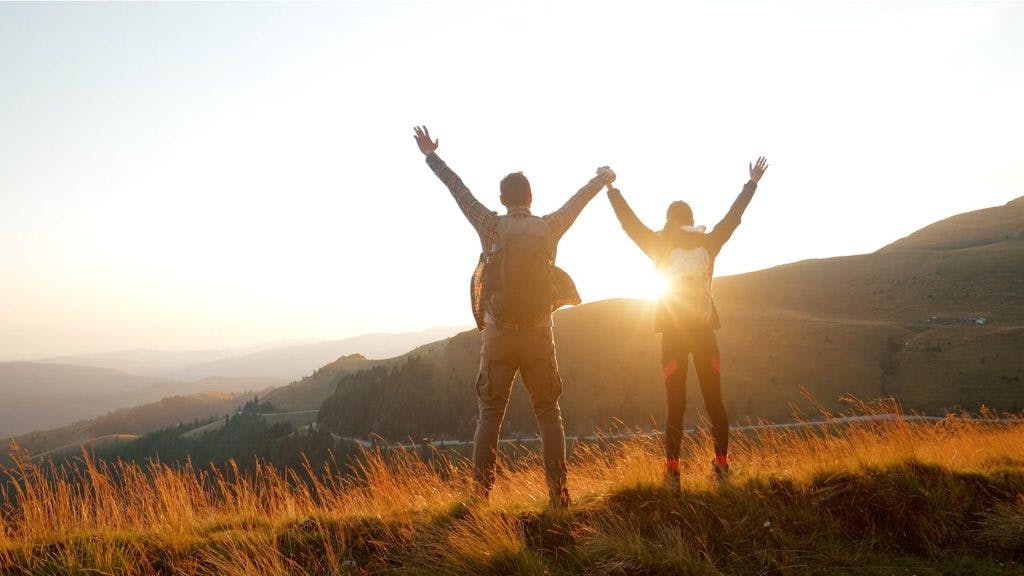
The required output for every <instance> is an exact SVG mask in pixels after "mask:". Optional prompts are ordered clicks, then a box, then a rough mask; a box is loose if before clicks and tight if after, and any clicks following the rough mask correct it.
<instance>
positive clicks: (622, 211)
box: [608, 186, 658, 258]
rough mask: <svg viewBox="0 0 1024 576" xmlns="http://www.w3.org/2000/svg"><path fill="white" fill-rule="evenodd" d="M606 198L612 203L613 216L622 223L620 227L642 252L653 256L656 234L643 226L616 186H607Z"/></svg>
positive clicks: (656, 241) (654, 254) (656, 240)
mask: <svg viewBox="0 0 1024 576" xmlns="http://www.w3.org/2000/svg"><path fill="white" fill-rule="evenodd" d="M608 200H609V201H610V202H611V203H612V209H613V210H615V217H616V218H618V219H619V224H621V225H622V229H623V230H625V231H626V235H627V236H629V239H630V240H632V241H633V242H634V243H635V244H636V245H637V246H639V247H640V249H641V250H643V251H644V254H647V255H648V256H649V257H651V258H655V257H656V250H655V247H656V246H657V243H658V235H657V234H655V233H654V231H652V230H651V229H650V228H648V227H647V226H644V223H643V222H641V221H640V218H638V217H637V215H636V212H633V209H632V208H630V207H629V204H627V203H626V199H625V198H623V197H622V192H619V190H618V188H612V187H611V186H609V187H608Z"/></svg>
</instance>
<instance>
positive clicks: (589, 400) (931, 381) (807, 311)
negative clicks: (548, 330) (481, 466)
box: [319, 200, 1024, 439]
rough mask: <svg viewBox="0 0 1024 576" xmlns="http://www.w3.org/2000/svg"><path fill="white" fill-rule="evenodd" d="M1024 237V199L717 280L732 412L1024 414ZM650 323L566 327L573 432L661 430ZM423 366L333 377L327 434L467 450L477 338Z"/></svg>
mask: <svg viewBox="0 0 1024 576" xmlns="http://www.w3.org/2000/svg"><path fill="white" fill-rule="evenodd" d="M1021 229H1024V201H1022V200H1017V201H1014V202H1011V203H1009V204H1007V205H1005V206H1001V207H997V208H992V209H987V210H982V211H978V212H972V213H969V214H964V215H960V216H956V217H953V218H950V219H947V220H944V221H942V222H940V223H937V224H935V225H933V226H929V227H927V228H925V229H924V230H922V231H920V232H919V233H917V234H914V235H911V236H910V237H908V238H906V239H904V240H901V241H899V242H896V243H894V244H891V245H890V246H887V247H886V248H884V249H882V250H880V251H878V252H876V253H874V254H866V255H859V256H848V257H840V258H831V259H826V260H811V261H804V262H798V263H794V264H789V265H785V266H780V267H777V268H772V269H769V270H763V271H759V272H753V273H750V274H743V275H739V276H732V277H725V278H720V279H717V280H716V282H715V293H716V298H717V301H718V304H719V309H720V312H721V316H722V324H723V328H722V329H721V330H720V332H719V343H720V346H721V350H722V366H723V375H724V397H725V403H726V408H727V410H728V412H729V413H730V415H731V416H732V417H733V418H734V419H737V420H743V419H745V418H770V419H774V420H781V419H785V418H788V417H789V416H790V414H791V413H792V411H793V410H794V408H795V409H803V410H806V409H809V408H811V406H810V405H809V404H808V403H806V402H804V401H803V400H802V394H801V390H802V389H807V390H809V391H810V392H811V393H812V395H813V396H815V397H817V398H819V399H821V400H822V401H823V402H824V404H825V406H826V407H827V408H830V409H834V408H836V407H838V400H837V399H838V397H839V396H840V395H842V394H848V393H849V394H855V395H857V396H860V397H867V398H870V397H877V396H889V395H893V396H895V397H897V398H899V399H901V400H902V401H903V403H904V405H905V406H906V407H907V408H908V409H913V410H920V411H925V412H932V413H943V412H944V411H946V410H950V409H968V410H977V409H979V408H980V407H981V406H982V405H987V406H990V407H995V408H998V409H1001V410H1012V411H1017V410H1020V409H1022V408H1024V396H1022V394H1021V390H1022V389H1024V388H1022V387H1024V382H1022V378H1024V372H1022V371H1024V355H1022V354H1021V353H1020V351H1021V350H1024V238H1021V237H1020V235H1019V234H1017V231H1019V230H1021ZM651 314H652V311H651V305H650V303H648V302H644V301H630V300H610V301H603V302H595V303H591V304H585V305H582V306H578V307H575V308H571V309H565V310H562V311H560V312H558V313H556V314H555V337H556V341H557V345H558V360H559V368H560V370H561V373H562V376H563V380H564V392H563V401H562V407H563V415H564V418H565V421H566V426H567V428H568V430H569V431H570V433H577V434H586V433H589V432H590V431H592V430H593V429H594V427H606V426H608V425H609V424H610V423H612V422H614V421H621V422H624V423H626V424H627V425H631V426H632V425H636V426H647V425H652V424H653V423H654V422H655V421H656V420H658V419H660V418H661V416H662V413H663V410H664V391H663V386H662V383H661V371H660V347H659V336H657V335H655V334H653V332H652V325H653V322H652V319H651ZM418 355H419V356H420V357H421V358H422V359H423V361H424V362H426V364H427V365H426V366H424V365H422V364H416V365H415V366H412V367H407V368H403V367H402V362H404V361H405V360H402V361H400V362H397V363H393V364H391V365H390V366H395V368H393V369H390V370H378V373H377V375H376V376H372V377H371V376H366V375H364V376H361V377H358V378H357V377H355V376H351V375H347V376H346V375H341V377H340V378H339V377H338V374H340V373H335V375H332V376H331V378H335V379H338V380H339V381H340V384H339V387H338V392H337V396H336V397H335V398H332V399H331V403H330V410H329V411H331V412H332V414H333V416H330V417H328V418H327V419H326V420H325V423H326V424H328V425H331V426H335V427H337V428H338V429H339V430H340V431H341V432H343V433H345V434H352V435H367V434H370V433H376V434H382V435H385V436H387V437H393V438H395V439H402V438H404V437H405V436H407V435H413V436H415V437H419V436H421V435H433V436H439V437H447V436H450V435H459V436H461V437H465V435H466V434H467V430H466V428H467V427H466V426H465V425H464V424H465V422H464V421H465V420H467V419H468V420H471V419H472V417H473V416H474V401H473V395H474V391H473V382H474V379H475V375H476V371H477V367H478V363H479V335H478V334H476V333H475V331H470V332H466V333H462V334H459V335H457V336H456V337H454V338H451V339H449V340H447V341H445V342H440V343H438V344H437V346H435V347H433V348H427V349H424V350H423V351H420V352H419V353H418ZM690 374H691V376H690V377H691V382H692V381H693V372H692V369H691V372H690ZM328 380H330V378H328ZM330 388H331V386H328V385H324V386H321V387H320V388H319V390H320V391H326V390H329V389H330ZM701 404H702V402H701V399H700V396H699V392H697V389H696V386H692V385H691V387H690V402H689V406H688V412H687V422H689V423H691V424H693V423H695V422H696V417H697V416H698V414H699V412H700V410H701V409H702V406H701ZM453 406H454V407H460V408H459V410H461V412H458V413H457V414H454V415H452V416H451V417H449V418H447V419H445V420H444V421H443V422H442V423H441V424H442V427H441V429H431V427H430V426H429V425H427V424H426V423H424V422H422V421H421V420H424V419H426V416H429V417H430V418H433V417H434V412H436V410H435V409H436V408H438V407H444V408H446V409H447V408H451V407H453ZM426 407H434V408H432V409H431V410H427V409H426ZM418 413H424V414H425V416H424V418H418V417H417V414H418ZM426 413H429V414H426ZM396 414H401V415H402V416H401V417H400V418H396V417H395V415H396ZM357 422H358V423H361V424H356V423H357ZM506 422H507V424H506V431H507V432H508V433H509V434H512V435H515V434H519V433H531V432H532V431H533V430H534V427H535V425H534V422H533V417H532V414H531V412H530V409H529V403H528V400H527V399H526V397H525V393H524V392H523V391H522V389H521V387H517V388H516V391H515V392H514V394H513V399H512V403H511V406H510V409H509V415H508V418H507V421H506Z"/></svg>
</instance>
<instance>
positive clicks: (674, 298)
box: [608, 157, 768, 495]
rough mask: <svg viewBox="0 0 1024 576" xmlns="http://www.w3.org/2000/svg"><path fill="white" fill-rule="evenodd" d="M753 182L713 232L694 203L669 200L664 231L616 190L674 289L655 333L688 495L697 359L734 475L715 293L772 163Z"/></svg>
mask: <svg viewBox="0 0 1024 576" xmlns="http://www.w3.org/2000/svg"><path fill="white" fill-rule="evenodd" d="M748 168H749V172H750V180H749V181H748V182H747V183H746V185H744V186H743V191H742V192H740V195H739V197H737V198H736V201H735V202H733V204H732V208H730V209H729V213H728V214H726V215H725V218H723V219H722V221H721V222H719V223H718V225H717V226H715V228H714V230H712V231H711V232H710V233H705V232H704V227H703V226H699V227H694V225H693V211H692V210H691V209H690V205H689V204H687V203H686V202H682V201H676V202H673V203H672V204H670V205H669V207H668V212H667V213H666V220H667V221H666V223H665V226H664V228H663V229H662V230H660V231H658V232H654V231H652V230H651V229H650V228H647V227H646V226H644V224H643V223H642V222H640V219H639V218H637V216H636V214H635V213H634V212H633V210H632V209H630V207H629V205H628V204H626V200H625V199H624V198H623V197H622V194H621V193H620V192H619V191H618V190H616V189H615V188H612V187H611V186H609V187H608V199H609V200H610V201H611V204H612V208H613V209H614V210H615V216H616V217H618V219H619V223H620V224H622V228H623V229H624V230H625V231H626V234H627V235H629V237H630V239H632V240H633V242H635V243H636V245H637V246H639V247H640V249H641V250H643V251H644V253H645V254H647V256H648V257H650V258H651V259H652V260H654V263H655V264H656V265H657V267H658V270H659V272H660V273H661V274H662V275H663V276H664V277H665V280H666V281H667V283H668V287H667V289H666V291H665V294H664V295H663V296H662V297H661V298H659V300H658V303H657V305H656V308H655V313H654V319H655V330H656V331H657V332H661V360H662V366H663V368H662V375H663V377H664V380H665V392H666V399H667V401H668V410H667V414H666V417H665V487H666V488H667V489H668V490H669V491H670V492H671V493H672V494H674V495H678V494H679V493H680V485H679V451H680V445H681V443H682V437H683V412H685V411H686V370H687V362H688V357H689V356H690V355H692V356H693V364H694V368H695V369H696V371H697V378H698V380H699V381H700V390H701V395H702V396H704V406H705V407H706V408H707V411H708V416H709V417H710V420H711V430H712V434H713V436H714V439H715V459H714V461H713V462H712V471H713V472H714V474H715V476H716V477H717V478H718V479H719V480H724V479H725V478H727V477H728V475H729V459H728V451H729V419H728V417H727V415H726V413H725V406H724V404H723V403H722V380H721V363H720V361H719V357H718V341H717V339H716V337H715V330H717V329H718V328H719V327H720V324H719V321H718V310H716V309H715V305H714V299H713V298H712V296H711V278H712V276H713V275H714V269H715V258H716V257H717V256H718V253H719V252H720V251H721V250H722V245H724V244H725V243H726V241H728V240H729V238H730V237H731V236H732V233H733V231H735V230H736V227H737V226H739V224H740V217H741V216H743V211H744V210H746V209H747V205H748V204H750V200H751V199H752V198H753V197H754V191H755V190H756V189H757V183H758V182H759V181H760V180H761V176H763V175H764V172H765V170H767V169H768V164H767V162H766V161H765V159H764V157H761V158H758V159H757V163H756V164H754V165H749V164H748Z"/></svg>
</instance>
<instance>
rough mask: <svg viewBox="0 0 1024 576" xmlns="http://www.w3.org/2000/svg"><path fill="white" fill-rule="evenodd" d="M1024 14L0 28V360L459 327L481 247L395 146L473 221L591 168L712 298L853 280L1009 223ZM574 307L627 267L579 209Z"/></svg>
mask: <svg viewBox="0 0 1024 576" xmlns="http://www.w3.org/2000/svg"><path fill="white" fill-rule="evenodd" d="M1022 102H1024V3H1013V2H965V1H958V2H889V1H886V2H882V1H878V2H854V1H846V2H823V1H813V2H806V3H776V2H772V3H770V5H769V3H766V2H756V3H755V2H751V3H738V2H719V1H715V2H697V3H692V2H672V3H666V4H652V3H637V2H629V3H626V2H616V3H607V4H603V3H595V2H587V3H579V4H568V3H557V4H556V3H529V2H522V1H519V2H509V3H491V2H467V3H447V2H444V3H442V2H436V3H423V2H415V3H401V4H399V3H386V2H354V3H334V4H306V3H303V4H266V3H260V4H239V3H226V4H191V3H189V4H178V3H166V4H136V3H119V4H51V5H47V4H0V360H11V359H31V358H36V357H41V356H45V355H51V354H70V353H81V352H90V351H104V350H115V349H126V348H207V347H225V346H246V345H252V344H256V343H260V342H266V341H273V340H280V339H291V338H339V337H344V336H348V335H353V334H357V333H363V332H374V331H403V330H414V329H419V328H423V327H427V326H433V325H448V324H457V323H466V324H468V323H470V322H471V316H470V313H469V305H468V293H467V292H468V279H469V274H470V272H471V270H472V268H473V266H474V264H475V262H476V258H477V253H478V250H479V244H478V242H477V240H476V237H475V233H474V232H473V230H472V228H471V227H470V226H469V224H468V223H467V222H466V221H465V220H464V218H463V216H462V214H461V213H460V212H459V211H458V210H457V208H456V206H455V203H454V202H453V201H452V199H451V197H450V196H449V194H448V192H447V190H446V189H445V188H444V187H443V186H442V185H441V184H440V183H439V182H438V181H437V180H436V179H435V177H434V176H433V174H432V173H431V172H430V171H429V169H428V168H427V167H426V165H425V164H424V162H423V158H422V156H421V154H420V152H419V151H418V150H417V148H416V146H415V144H414V143H413V139H412V126H413V125H414V124H427V125H428V126H429V127H430V129H431V132H432V133H433V135H435V136H437V137H439V138H440V140H441V148H440V150H439V153H440V154H441V156H442V157H443V158H444V159H445V160H446V161H447V162H448V163H449V165H450V166H451V167H452V168H454V169H455V170H456V171H457V172H458V173H459V174H460V175H461V176H462V178H463V179H464V180H465V181H466V182H467V184H469V186H470V187H471V188H472V189H473V190H474V192H476V194H477V196H478V197H479V198H480V199H481V200H483V201H484V202H485V203H487V204H488V205H490V206H492V207H494V208H498V207H499V204H498V201H497V196H498V193H497V192H498V187H497V184H498V181H499V180H500V179H501V177H502V176H504V175H505V174H506V173H508V172H510V171H516V170H523V171H525V173H526V174H527V176H529V177H530V179H531V182H532V184H533V188H534V211H535V212H537V213H546V212H549V211H551V210H554V209H556V208H557V207H558V206H560V205H561V204H562V202H564V201H565V200H566V199H567V198H568V197H569V195H571V194H572V193H573V192H575V191H576V190H577V189H578V188H579V187H580V186H581V185H583V184H584V183H585V182H586V181H587V180H588V179H589V178H590V177H591V175H592V173H593V170H594V168H595V167H597V166H599V165H602V164H610V165H611V166H612V167H613V168H615V169H616V171H617V172H618V173H619V184H618V185H619V187H620V188H621V189H622V191H623V193H624V194H625V196H626V198H627V199H628V200H629V201H630V202H631V203H632V204H633V206H634V208H635V209H636V211H637V213H638V214H639V215H640V216H641V218H643V219H644V220H645V221H646V222H647V223H648V224H649V225H650V226H652V227H655V226H660V225H661V224H662V222H663V219H664V212H665V208H666V207H667V205H668V203H669V202H670V201H671V200H674V199H684V200H687V201H689V202H690V203H691V204H692V206H693V207H694V211H695V213H696V218H697V220H698V223H705V224H708V225H713V224H714V223H715V222H717V220H718V219H719V218H720V217H721V216H722V215H723V214H724V212H725V210H726V209H727V208H728V206H729V204H730V203H731V202H732V200H733V198H734V197H735V195H736V193H738V192H739V189H740V187H741V185H742V184H743V182H744V181H745V180H746V178H747V173H746V169H747V162H748V161H749V160H752V159H753V158H755V157H756V156H757V155H759V154H763V155H765V156H767V157H768V159H769V162H770V168H769V170H768V172H767V174H766V176H765V178H764V180H763V181H762V183H761V187H760V189H759V190H758V193H757V196H756V197H755V198H754V201H753V203H752V204H751V206H750V208H749V210H748V212H747V215H746V216H745V218H744V222H743V225H742V226H741V227H740V228H739V230H738V231H737V233H736V235H735V236H734V237H733V240H732V241H731V242H730V243H729V244H728V245H727V246H726V248H725V250H724V251H723V252H722V255H721V256H720V258H719V263H718V271H719V273H721V274H728V273H738V272H744V271H749V270H755V269H759V268H764V267H769V266H773V265H777V264H781V263H785V262H791V261H795V260H800V259H805V258H819V257H829V256H836V255H845V254H854V253H863V252H870V251H873V250H875V249H877V248H879V247H881V246H883V245H884V244H887V243H888V242H890V241H892V240H895V239H897V238H899V237H901V236H904V235H906V234H908V233H910V232H912V231H914V230H915V229H917V228H919V227H921V226H923V225H925V224H928V223H930V222H933V221H935V220H938V219H941V218H944V217H946V216H950V215H952V214H955V213H958V212H963V211H967V210H972V209H976V208H981V207H986V206H991V205H997V204H1002V203H1005V202H1007V201H1009V200H1011V199H1013V198H1015V197H1018V196H1021V195H1024V162H1022V160H1024V146H1022V145H1021V143H1020V141H1021V134H1024V109H1022V105H1021V103H1022ZM559 263H560V265H562V266H563V267H564V268H566V269H567V270H568V271H569V272H570V273H571V274H572V275H573V276H574V278H575V279H576V281H577V284H578V285H579V288H580V291H581V294H582V295H583V297H584V300H597V299H602V298H609V297H615V296H643V295H645V294H647V293H648V292H649V288H648V286H649V285H650V284H651V283H652V272H651V265H650V263H649V262H647V261H645V259H644V257H643V256H642V254H641V253H640V252H639V250H637V249H636V248H635V247H634V246H633V245H632V244H631V243H630V242H629V240H628V239H627V238H626V236H625V234H624V233H623V232H622V231H621V229H620V228H619V227H618V225H617V223H616V222H615V219H614V216H613V214H612V211H611V209H610V207H609V205H608V202H607V199H606V198H605V197H604V195H603V193H602V194H601V195H599V196H598V197H597V198H595V199H594V201H593V202H592V203H591V204H590V205H589V206H588V207H587V208H586V210H585V211H584V212H583V214H582V216H581V217H580V219H579V220H578V221H577V223H576V225H575V227H574V228H573V229H572V230H570V232H569V233H568V234H567V235H566V236H565V238H564V239H563V241H562V243H561V246H560V251H559Z"/></svg>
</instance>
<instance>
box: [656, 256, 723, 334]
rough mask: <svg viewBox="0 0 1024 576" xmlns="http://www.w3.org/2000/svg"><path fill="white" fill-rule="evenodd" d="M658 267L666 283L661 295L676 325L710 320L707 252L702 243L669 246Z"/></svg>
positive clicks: (711, 311)
mask: <svg viewBox="0 0 1024 576" xmlns="http://www.w3.org/2000/svg"><path fill="white" fill-rule="evenodd" d="M659 270H660V272H661V274H662V275H663V276H664V277H665V280H666V282H667V283H668V287H667V290H666V291H665V293H664V295H663V296H662V299H663V301H664V303H665V304H666V305H667V308H668V310H669V311H670V313H671V314H672V315H673V316H674V317H675V318H674V320H675V322H676V323H677V325H688V326H694V327H700V326H703V325H705V324H708V323H710V322H711V318H712V314H713V309H714V308H713V306H714V304H713V300H712V295H711V274H712V272H711V255H710V254H708V251H707V249H706V248H704V247H703V246H695V247H692V248H679V247H677V248H673V249H671V250H670V251H669V252H668V253H667V254H665V256H664V257H663V258H662V260H661V263H660V266H659Z"/></svg>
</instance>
